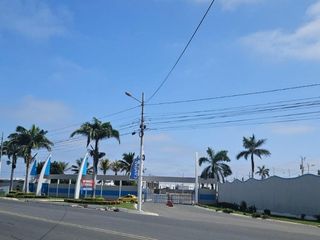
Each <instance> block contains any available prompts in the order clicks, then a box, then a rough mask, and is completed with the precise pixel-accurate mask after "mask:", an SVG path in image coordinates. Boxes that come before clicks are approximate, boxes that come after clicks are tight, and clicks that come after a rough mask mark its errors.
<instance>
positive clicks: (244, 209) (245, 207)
mask: <svg viewBox="0 0 320 240" xmlns="http://www.w3.org/2000/svg"><path fill="white" fill-rule="evenodd" d="M239 208H240V211H242V212H245V211H247V203H246V202H245V201H241V203H240V207H239Z"/></svg>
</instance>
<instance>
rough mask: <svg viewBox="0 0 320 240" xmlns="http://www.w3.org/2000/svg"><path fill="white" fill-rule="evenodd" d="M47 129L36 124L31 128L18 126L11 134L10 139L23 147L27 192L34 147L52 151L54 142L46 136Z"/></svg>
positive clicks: (26, 190) (27, 190)
mask: <svg viewBox="0 0 320 240" xmlns="http://www.w3.org/2000/svg"><path fill="white" fill-rule="evenodd" d="M46 134H47V131H45V130H43V129H40V128H39V127H37V126H36V125H34V124H33V125H32V126H31V128H30V129H26V128H24V127H22V126H17V128H16V132H15V133H12V134H10V135H9V137H8V138H9V139H15V140H16V142H17V144H18V145H19V146H20V147H21V148H22V149H21V151H22V155H23V158H24V161H25V164H26V177H25V188H24V189H25V192H26V193H27V192H29V186H28V183H29V168H30V164H31V163H32V162H33V160H34V159H35V156H36V154H35V155H32V151H33V150H34V149H41V148H45V149H47V150H48V151H51V146H53V143H52V142H51V141H50V140H49V139H48V138H47V137H46Z"/></svg>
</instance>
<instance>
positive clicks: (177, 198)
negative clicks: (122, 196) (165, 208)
mask: <svg viewBox="0 0 320 240" xmlns="http://www.w3.org/2000/svg"><path fill="white" fill-rule="evenodd" d="M145 200H146V201H147V202H153V203H164V204H166V203H167V201H168V200H171V201H172V202H173V203H174V204H189V205H191V204H193V202H194V193H166V194H155V193H149V194H147V196H146V199H145Z"/></svg>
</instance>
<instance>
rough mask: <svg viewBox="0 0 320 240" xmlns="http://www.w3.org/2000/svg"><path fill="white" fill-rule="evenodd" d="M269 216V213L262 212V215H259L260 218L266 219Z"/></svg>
mask: <svg viewBox="0 0 320 240" xmlns="http://www.w3.org/2000/svg"><path fill="white" fill-rule="evenodd" d="M269 216H270V215H267V214H262V215H261V218H262V219H267V218H269Z"/></svg>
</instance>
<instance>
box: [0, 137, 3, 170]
mask: <svg viewBox="0 0 320 240" xmlns="http://www.w3.org/2000/svg"><path fill="white" fill-rule="evenodd" d="M2 152H3V132H2V134H1V147H0V176H1V166H2Z"/></svg>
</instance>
